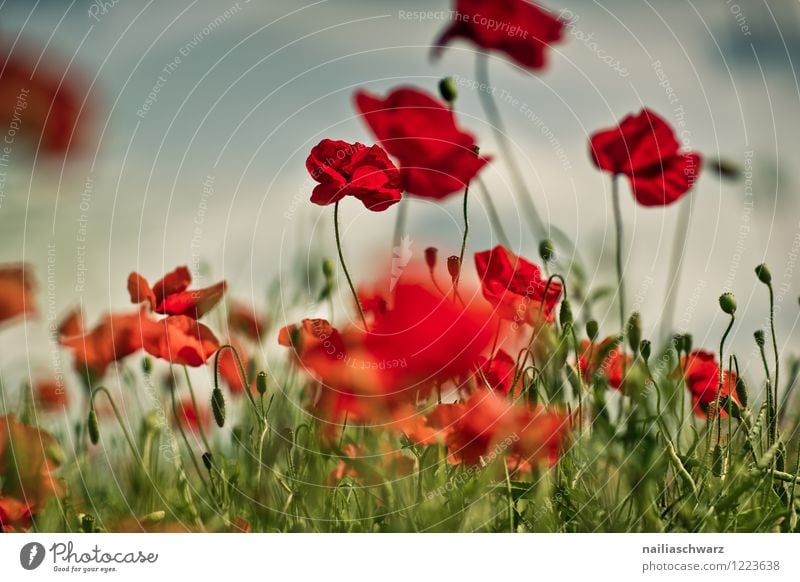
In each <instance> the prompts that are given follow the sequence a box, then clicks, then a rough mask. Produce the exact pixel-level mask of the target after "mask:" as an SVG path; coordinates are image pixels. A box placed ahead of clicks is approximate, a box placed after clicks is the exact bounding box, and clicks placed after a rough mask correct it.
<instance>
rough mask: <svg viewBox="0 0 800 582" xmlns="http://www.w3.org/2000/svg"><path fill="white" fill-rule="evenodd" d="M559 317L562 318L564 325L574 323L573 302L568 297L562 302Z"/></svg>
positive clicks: (562, 324)
mask: <svg viewBox="0 0 800 582" xmlns="http://www.w3.org/2000/svg"><path fill="white" fill-rule="evenodd" d="M558 318H559V320H561V326H562V327H566V326H568V325H572V321H573V320H572V304H571V303H570V301H569V299H567V298H566V297H565V298H564V300H563V301H562V302H561V309H560V311H559V313H558Z"/></svg>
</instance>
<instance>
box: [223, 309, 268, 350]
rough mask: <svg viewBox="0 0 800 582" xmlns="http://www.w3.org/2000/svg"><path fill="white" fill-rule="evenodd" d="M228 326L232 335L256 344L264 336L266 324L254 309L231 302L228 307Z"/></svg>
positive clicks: (263, 318)
mask: <svg viewBox="0 0 800 582" xmlns="http://www.w3.org/2000/svg"><path fill="white" fill-rule="evenodd" d="M228 325H229V326H230V328H231V331H232V332H233V333H237V334H239V335H242V336H244V337H246V338H248V339H250V340H252V341H254V342H257V341H261V339H262V337H263V336H264V330H265V329H266V327H267V322H266V318H265V317H264V316H262V315H260V314H258V313H257V312H256V310H255V308H253V307H251V306H247V305H244V304H243V303H239V302H238V301H233V302H231V304H230V306H229V307H228Z"/></svg>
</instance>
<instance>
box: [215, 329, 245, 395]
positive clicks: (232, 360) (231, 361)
mask: <svg viewBox="0 0 800 582" xmlns="http://www.w3.org/2000/svg"><path fill="white" fill-rule="evenodd" d="M228 343H230V345H232V346H233V347H234V348H235V349H236V353H238V354H239V358H240V359H241V360H242V367H244V371H245V374H246V373H247V369H248V364H249V362H250V358H249V357H248V355H247V351H246V350H245V349H244V347H243V346H242V345H241V344H240V343H239V342H237V341H236V340H235V339H231V340H230V342H228ZM219 375H220V376H221V377H222V379H223V380H224V381H225V383H226V384H227V385H228V389H229V390H230V391H231V394H244V391H245V388H246V386H247V384H246V383H245V379H244V378H242V372H241V370H240V369H239V363H238V362H237V361H236V356H235V355H234V353H233V351H232V350H230V349H226V350H223V351H222V353H220V355H219Z"/></svg>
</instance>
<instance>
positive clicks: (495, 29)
mask: <svg viewBox="0 0 800 582" xmlns="http://www.w3.org/2000/svg"><path fill="white" fill-rule="evenodd" d="M455 9H456V14H455V16H454V17H453V23H452V24H451V25H450V26H449V27H448V28H447V30H445V31H444V33H443V34H442V35H441V36H440V37H439V39H438V40H437V41H436V45H437V47H436V49H434V55H435V56H438V55H439V54H441V52H442V51H443V50H444V47H445V46H446V45H447V44H449V43H450V41H452V40H453V39H456V38H463V39H466V40H469V41H471V42H473V43H475V44H476V45H478V46H479V47H481V48H482V49H486V50H496V51H500V52H503V53H505V54H507V55H508V56H509V57H511V59H512V60H513V61H514V62H515V63H517V64H519V65H520V66H522V67H525V68H527V69H533V70H536V69H541V68H543V67H544V66H545V65H546V64H547V47H548V45H551V44H553V43H556V42H559V41H560V40H561V39H562V36H563V33H564V22H562V21H561V20H559V19H558V18H556V17H554V16H553V15H552V14H550V12H548V11H547V10H545V9H543V8H541V7H540V6H538V5H537V4H535V3H534V2H532V1H530V0H456V3H455Z"/></svg>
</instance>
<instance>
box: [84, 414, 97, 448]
mask: <svg viewBox="0 0 800 582" xmlns="http://www.w3.org/2000/svg"><path fill="white" fill-rule="evenodd" d="M86 426H87V428H88V429H89V440H90V441H92V444H93V445H96V444H97V443H99V442H100V424H99V423H98V422H97V413H96V412H95V411H94V407H92V408H90V409H89V418H88V419H87V421H86Z"/></svg>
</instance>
